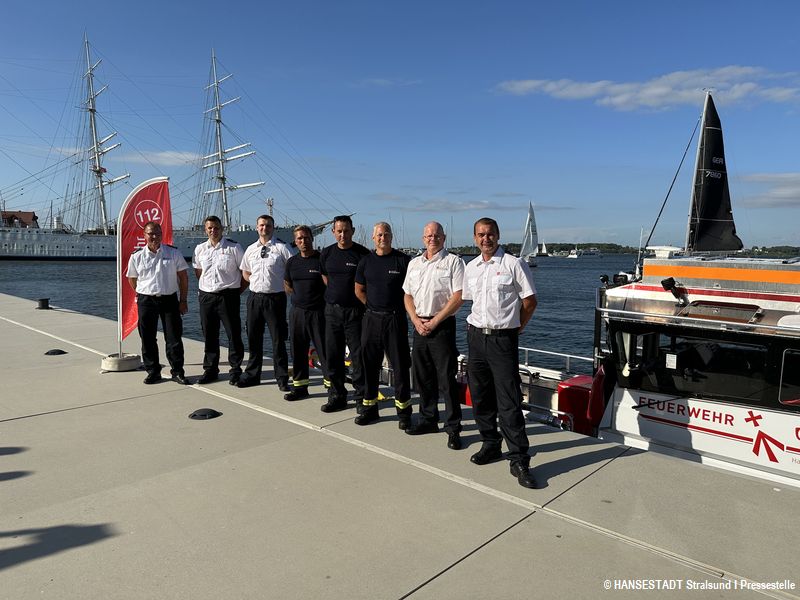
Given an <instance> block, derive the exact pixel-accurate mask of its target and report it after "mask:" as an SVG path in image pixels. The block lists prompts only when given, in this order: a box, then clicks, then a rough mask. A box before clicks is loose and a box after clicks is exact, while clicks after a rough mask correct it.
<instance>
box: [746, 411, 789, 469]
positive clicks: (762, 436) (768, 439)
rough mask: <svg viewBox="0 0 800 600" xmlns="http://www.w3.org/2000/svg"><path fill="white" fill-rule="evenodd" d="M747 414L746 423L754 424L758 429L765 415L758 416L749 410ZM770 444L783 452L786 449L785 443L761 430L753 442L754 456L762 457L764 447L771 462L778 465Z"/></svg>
mask: <svg viewBox="0 0 800 600" xmlns="http://www.w3.org/2000/svg"><path fill="white" fill-rule="evenodd" d="M747 414H748V416H747V417H746V418H745V422H747V423H752V424H753V427H758V426H759V425H760V423H759V421H761V419H763V418H764V417H763V415H757V414H755V413H754V412H753V411H752V410H748V411H747ZM770 444H774V445H775V447H776V448H778V449H779V450H780V451H781V452H783V451H784V450H785V448H786V447H785V446H784V445H783V442H780V441H779V440H776V439H775V438H774V437H772V436H771V435H768V434H766V433H764V432H763V431H761V430H760V429H759V430H758V432H757V433H756V437H755V439H754V440H753V454H755V455H756V456H761V448H762V446H763V448H764V452H766V454H767V458H769V461H770V462H774V463H776V462H778V457H777V456H775V452H774V451H773V449H772V446H770Z"/></svg>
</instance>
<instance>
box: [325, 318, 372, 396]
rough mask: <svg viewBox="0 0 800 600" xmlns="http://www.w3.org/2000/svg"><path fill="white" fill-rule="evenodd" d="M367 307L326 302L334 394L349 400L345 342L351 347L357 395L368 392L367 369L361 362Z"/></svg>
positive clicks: (327, 352) (328, 364) (327, 353)
mask: <svg viewBox="0 0 800 600" xmlns="http://www.w3.org/2000/svg"><path fill="white" fill-rule="evenodd" d="M363 316H364V309H363V308H362V307H358V306H340V305H338V304H326V305H325V359H326V360H327V367H328V379H329V380H330V382H331V393H332V394H336V396H337V397H338V398H339V399H340V400H345V399H347V390H346V389H345V387H344V382H345V366H344V353H345V344H346V345H347V347H348V348H349V349H350V362H351V368H352V371H351V374H352V380H353V389H354V390H355V393H356V396H363V395H364V368H363V366H362V361H361V323H362V319H363Z"/></svg>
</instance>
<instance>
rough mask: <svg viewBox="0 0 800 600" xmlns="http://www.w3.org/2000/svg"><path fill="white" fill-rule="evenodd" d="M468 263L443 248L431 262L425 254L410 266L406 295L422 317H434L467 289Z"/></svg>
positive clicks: (414, 260) (406, 281)
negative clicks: (464, 285) (457, 293)
mask: <svg viewBox="0 0 800 600" xmlns="http://www.w3.org/2000/svg"><path fill="white" fill-rule="evenodd" d="M463 281H464V261H462V260H461V257H459V256H458V255H456V254H450V253H449V252H448V251H447V250H446V249H444V248H442V249H441V250H440V251H439V252H437V253H436V255H434V257H433V258H431V259H430V260H429V259H428V258H427V257H426V256H425V254H421V255H420V256H416V257H414V258H413V259H412V260H411V262H410V263H409V265H408V271H407V272H406V278H405V281H404V282H403V291H404V292H405V293H406V294H408V295H409V296H411V297H412V298H413V299H414V307H415V308H416V309H417V314H418V315H419V316H421V317H432V316H434V315H435V314H436V313H438V312H439V311H440V310H442V309H443V308H444V307H445V305H446V304H447V302H448V301H449V300H450V298H451V297H452V296H453V294H455V293H456V292H458V291H461V289H462V288H463Z"/></svg>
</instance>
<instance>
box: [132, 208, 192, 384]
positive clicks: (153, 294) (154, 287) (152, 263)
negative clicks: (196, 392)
mask: <svg viewBox="0 0 800 600" xmlns="http://www.w3.org/2000/svg"><path fill="white" fill-rule="evenodd" d="M144 237H145V241H146V242H147V245H146V246H145V247H144V248H140V249H139V250H137V251H136V252H134V253H133V254H131V257H130V259H129V260H128V270H127V272H126V276H127V278H128V283H129V284H130V286H131V287H132V288H133V289H134V290H135V291H136V306H137V309H138V313H139V337H140V338H141V339H142V362H143V363H144V368H145V370H146V371H147V377H145V379H144V382H145V383H146V384H148V385H149V384H152V383H158V382H159V381H161V363H160V361H159V357H158V343H157V341H156V334H157V333H158V321H159V320H161V328H162V329H163V330H164V339H165V342H166V347H165V349H166V353H167V360H168V361H169V366H170V371H171V373H172V380H173V381H175V382H177V383H180V384H182V385H186V384H187V383H189V382H188V381H187V380H186V375H185V373H184V371H183V339H182V336H183V321H182V319H181V315H185V314H186V311H188V310H189V308H188V305H187V294H188V293H189V276H188V274H187V273H186V271H187V270H188V269H189V265H187V264H186V260H184V258H183V255H181V253H180V251H179V250H178V249H177V248H176V247H175V246H170V245H168V244H162V243H161V225H159V224H158V223H155V222H153V221H150V222H149V223H146V224H145V226H144ZM179 296H180V297H179Z"/></svg>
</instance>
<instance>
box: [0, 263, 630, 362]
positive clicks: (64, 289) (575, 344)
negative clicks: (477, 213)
mask: <svg viewBox="0 0 800 600" xmlns="http://www.w3.org/2000/svg"><path fill="white" fill-rule="evenodd" d="M634 262H635V257H634V256H631V255H607V256H596V257H595V256H592V257H582V258H581V259H578V260H567V259H564V258H559V257H542V258H539V259H538V266H537V267H535V268H534V269H532V271H533V276H534V281H535V283H536V290H537V297H538V301H539V304H538V307H537V309H536V312H535V314H534V316H533V319H532V320H531V322H530V323H529V324H528V326H527V328H526V329H525V331H524V332H523V334H522V336H521V338H520V346H526V347H530V348H537V349H540V350H547V351H551V352H560V353H567V354H573V355H578V356H585V357H590V356H591V352H592V328H593V325H594V311H593V309H594V303H595V291H596V289H597V288H598V286H599V285H600V276H601V275H602V274H607V275H609V276H611V275H613V274H614V273H618V272H620V271H627V270H631V269H633V266H634ZM190 270H191V269H190ZM115 282H116V263H115V262H113V261H103V262H69V261H67V262H47V261H2V262H0V292H2V293H5V294H10V295H13V296H18V297H22V298H30V299H31V300H32V301H33V302H32V303H31V309H34V308H35V306H36V302H35V300H37V299H39V298H49V299H50V305H51V306H52V307H58V308H64V309H70V310H74V311H78V312H82V313H87V314H91V315H97V316H100V317H105V318H107V319H113V320H116V316H117V308H116V294H115V285H116V283H115ZM125 285H127V283H125ZM242 300H243V301H242V316H243V319H242V322H243V323H244V311H245V302H244V300H245V298H244V297H243V299H242ZM468 310H469V304H468V303H467V304H465V306H463V307H462V308H461V311H460V312H459V314H458V316H457V320H458V347H459V350H460V351H461V352H462V353H464V354H466V350H467V348H466V324H465V318H466V316H467V314H468ZM131 335H134V336H135V335H136V333H135V332H134V333H132V334H131ZM184 335H185V336H186V337H188V338H191V339H196V340H201V339H202V331H201V329H200V319H199V315H198V312H197V278H196V277H194V273H193V272H192V273H191V274H190V276H189V313H188V314H187V315H186V316H185V318H184ZM265 337H266V339H265V352H267V353H268V354H269V353H271V348H270V345H269V335H268V334H267V335H266V336H265ZM221 338H222V343H223V344H225V335H224V333H223V334H222V335H221ZM115 344H116V340H113V339H112V340H109V343H108V351H109V352H113V351H114V350H115ZM245 344H246V340H245ZM223 358H224V355H223ZM533 362H536V363H537V364H541V365H543V366H548V367H554V368H560V367H562V366H563V363H562V361H554V360H553V359H548V358H547V357H541V358H540V357H534V360H533ZM575 366H577V365H573V367H575Z"/></svg>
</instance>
